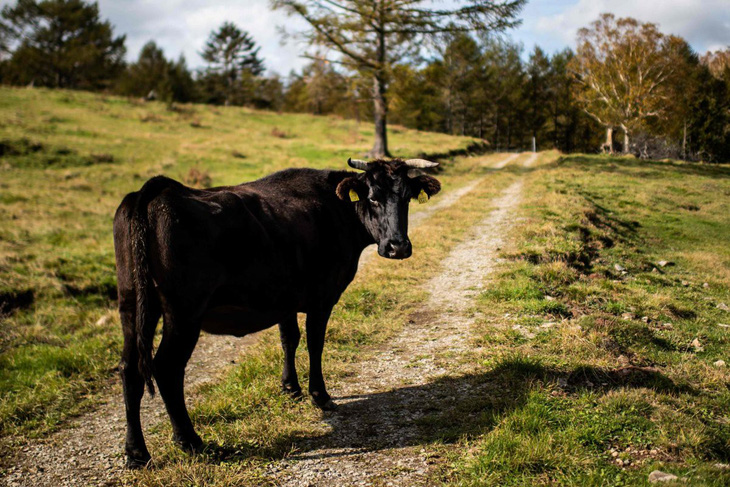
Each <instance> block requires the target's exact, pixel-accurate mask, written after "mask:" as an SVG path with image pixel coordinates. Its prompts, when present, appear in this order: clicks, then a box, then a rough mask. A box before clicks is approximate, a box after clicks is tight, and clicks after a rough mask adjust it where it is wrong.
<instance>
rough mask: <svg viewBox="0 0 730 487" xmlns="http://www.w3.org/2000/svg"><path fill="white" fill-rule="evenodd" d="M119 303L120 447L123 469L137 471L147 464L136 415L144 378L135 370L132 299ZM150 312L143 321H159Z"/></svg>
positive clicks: (135, 342) (136, 357)
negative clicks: (123, 436) (124, 434)
mask: <svg viewBox="0 0 730 487" xmlns="http://www.w3.org/2000/svg"><path fill="white" fill-rule="evenodd" d="M120 301H121V303H120V304H121V305H120V316H121V320H122V330H123V333H124V348H123V350H122V361H121V363H120V366H119V369H120V372H121V376H122V387H123V388H124V407H125V411H126V417H127V437H126V440H125V443H124V450H125V453H126V456H127V467H128V468H141V467H144V466H145V465H147V463H148V462H149V461H150V453H149V451H148V450H147V445H146V444H145V441H144V434H143V433H142V422H141V420H140V414H139V409H140V403H141V402H142V396H143V395H144V378H143V377H142V374H140V373H139V369H138V367H137V362H138V359H139V354H138V353H137V338H136V336H137V335H136V333H135V331H134V325H135V323H134V319H135V309H134V298H131V299H130V300H129V301H130V302H129V303H128V304H129V305H128V306H127V305H125V303H124V300H120ZM150 311H152V312H151V313H149V315H148V316H147V317H146V319H147V320H150V321H155V322H157V321H158V320H159V319H160V313H159V311H157V310H150Z"/></svg>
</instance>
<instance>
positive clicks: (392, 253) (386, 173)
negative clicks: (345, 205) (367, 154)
mask: <svg viewBox="0 0 730 487" xmlns="http://www.w3.org/2000/svg"><path fill="white" fill-rule="evenodd" d="M347 163H348V164H349V165H350V167H353V168H355V169H360V170H362V171H364V172H363V173H362V174H358V175H356V176H352V177H348V178H345V179H344V180H342V182H341V183H340V184H339V185H338V186H337V196H338V197H339V198H340V199H342V200H345V201H351V202H352V204H353V205H355V210H356V211H357V214H358V216H359V217H360V220H361V221H362V223H363V225H364V226H365V228H366V229H367V231H368V232H369V233H370V236H371V237H372V238H373V239H374V240H375V241H376V242H377V244H378V254H380V255H381V256H383V257H387V258H389V259H407V258H408V257H410V256H411V241H410V240H409V239H408V203H409V201H410V200H411V199H418V200H419V201H421V202H425V201H427V200H428V198H430V197H431V196H433V195H435V194H436V193H438V192H439V190H440V189H441V184H440V183H439V182H438V180H437V179H435V178H432V177H431V176H427V175H425V174H423V172H422V171H421V169H423V168H428V167H435V166H437V165H438V163H436V162H430V161H426V160H423V159H409V160H407V161H404V160H402V159H394V160H391V161H383V160H377V161H372V162H365V161H358V160H352V159H348V161H347Z"/></svg>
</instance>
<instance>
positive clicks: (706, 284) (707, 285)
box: [702, 282, 710, 289]
mask: <svg viewBox="0 0 730 487" xmlns="http://www.w3.org/2000/svg"><path fill="white" fill-rule="evenodd" d="M702 287H703V288H705V289H707V288H708V287H710V285H709V284H708V283H706V282H703V283H702Z"/></svg>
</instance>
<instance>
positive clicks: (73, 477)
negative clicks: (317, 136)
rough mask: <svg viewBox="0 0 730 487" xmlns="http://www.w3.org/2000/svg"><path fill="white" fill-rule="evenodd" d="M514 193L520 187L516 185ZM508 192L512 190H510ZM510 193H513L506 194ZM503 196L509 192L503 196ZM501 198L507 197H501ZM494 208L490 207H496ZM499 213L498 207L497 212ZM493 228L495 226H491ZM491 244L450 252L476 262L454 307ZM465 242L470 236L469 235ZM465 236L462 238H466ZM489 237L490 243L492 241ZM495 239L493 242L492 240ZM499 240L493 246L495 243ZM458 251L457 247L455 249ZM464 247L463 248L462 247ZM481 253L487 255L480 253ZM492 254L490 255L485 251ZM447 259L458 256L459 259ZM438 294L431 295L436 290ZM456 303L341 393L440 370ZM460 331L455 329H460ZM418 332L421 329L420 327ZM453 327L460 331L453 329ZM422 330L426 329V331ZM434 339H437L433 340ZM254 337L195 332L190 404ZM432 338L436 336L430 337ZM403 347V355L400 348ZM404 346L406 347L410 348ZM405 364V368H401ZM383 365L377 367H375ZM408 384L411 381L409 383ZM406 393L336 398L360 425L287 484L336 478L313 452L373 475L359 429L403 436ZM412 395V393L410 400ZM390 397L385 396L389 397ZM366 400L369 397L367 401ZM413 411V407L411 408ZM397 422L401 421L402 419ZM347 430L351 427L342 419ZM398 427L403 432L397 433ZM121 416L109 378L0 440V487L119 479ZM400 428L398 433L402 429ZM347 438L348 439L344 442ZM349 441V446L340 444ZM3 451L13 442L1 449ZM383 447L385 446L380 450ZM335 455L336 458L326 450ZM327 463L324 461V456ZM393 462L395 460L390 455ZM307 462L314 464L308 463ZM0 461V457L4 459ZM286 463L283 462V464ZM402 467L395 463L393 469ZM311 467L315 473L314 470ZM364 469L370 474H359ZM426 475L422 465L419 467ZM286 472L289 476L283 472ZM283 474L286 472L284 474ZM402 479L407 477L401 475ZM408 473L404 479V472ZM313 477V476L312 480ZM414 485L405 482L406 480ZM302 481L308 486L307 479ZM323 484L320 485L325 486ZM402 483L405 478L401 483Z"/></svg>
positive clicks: (367, 440)
mask: <svg viewBox="0 0 730 487" xmlns="http://www.w3.org/2000/svg"><path fill="white" fill-rule="evenodd" d="M518 156H519V154H511V155H508V156H506V157H505V158H504V159H501V160H500V161H499V162H498V163H496V164H494V165H492V166H491V167H494V168H497V169H501V168H503V167H505V166H506V165H507V164H509V163H510V162H512V161H513V160H514V159H516V158H517V157H518ZM483 180H484V178H480V179H477V180H475V181H473V182H471V183H469V184H467V185H465V186H463V187H461V188H458V189H456V190H454V191H451V192H449V193H445V194H444V195H443V196H442V197H440V198H439V199H438V200H437V201H435V202H434V204H432V205H431V206H429V207H428V208H426V209H424V210H423V211H421V212H419V213H416V214H414V215H413V216H412V218H411V221H410V225H411V227H412V228H413V227H415V226H417V225H418V224H420V223H421V222H423V221H424V220H426V219H427V218H428V217H429V216H430V215H432V214H433V213H435V212H437V211H440V210H443V209H445V208H448V207H449V206H451V205H453V204H454V203H456V202H457V201H458V200H459V199H460V198H461V197H462V196H464V195H465V194H467V193H468V192H470V191H472V190H473V189H474V188H475V187H476V186H477V185H478V184H479V183H480V182H482V181H483ZM514 191H518V190H514ZM514 191H513V192H514ZM509 195H511V196H509ZM508 196H509V198H508ZM505 198H507V199H505ZM510 198H512V199H514V198H515V195H514V194H512V193H505V196H504V197H503V200H504V201H502V200H500V201H498V202H495V204H496V205H498V206H499V207H501V206H502V205H507V207H511V206H510V205H512V206H514V205H515V204H516V202H514V201H512V199H510ZM495 214H496V213H495ZM500 214H501V213H500ZM495 218H497V219H496V220H495V219H494V218H493V217H492V216H490V218H488V219H487V220H485V222H483V223H482V225H480V226H479V227H477V229H476V236H475V238H481V237H479V236H478V235H479V234H481V233H484V234H486V233H490V232H492V233H494V228H495V225H501V224H502V223H501V221H502V220H501V218H502V217H495ZM497 233H499V232H497ZM489 238H490V239H491V240H489V242H487V241H484V242H483V243H482V244H480V245H481V249H477V250H478V251H477V252H476V253H474V252H475V251H474V249H472V250H463V251H461V254H459V252H457V251H455V253H454V254H453V255H462V257H461V258H462V259H466V260H468V261H470V262H472V263H474V264H476V265H477V267H476V268H474V270H473V271H472V272H471V273H470V274H464V275H460V277H458V278H457V281H459V282H458V285H456V286H454V285H453V284H452V283H449V284H446V286H449V294H450V295H452V296H453V298H454V303H460V304H459V306H462V305H466V302H467V301H464V300H463V299H462V298H461V297H459V296H460V295H462V294H464V293H465V292H467V291H466V290H465V289H462V288H463V287H464V285H465V283H477V282H479V280H480V276H483V275H485V274H486V273H487V272H488V269H487V268H485V267H484V266H488V265H489V263H490V262H491V260H492V259H493V252H492V251H489V250H488V249H490V248H492V247H494V248H496V247H495V246H494V245H492V244H494V242H496V241H497V240H495V238H494V237H489ZM469 242H473V240H470V241H469ZM469 242H467V243H469ZM490 242H491V243H490ZM495 245H496V244H495ZM497 246H498V245H497ZM457 250H458V249H457ZM367 251H369V253H366V254H365V255H363V258H362V259H361V266H362V265H363V262H367V261H368V260H369V259H370V258H371V257H372V255H374V254H375V251H374V250H373V249H367ZM465 252H466V253H465ZM484 252H487V253H484ZM490 252H491V253H490ZM453 255H452V257H449V258H450V259H451V258H458V257H453ZM461 266H462V264H460V263H451V262H450V261H447V262H446V263H445V268H446V269H460V268H461ZM439 278H441V279H448V277H443V276H439ZM434 283H435V284H433V285H438V286H444V285H445V284H443V283H442V284H437V281H434ZM435 295H436V294H435ZM434 299H437V298H432V302H431V303H430V304H429V307H430V308H432V309H444V308H445V307H446V306H445V305H444V304H443V303H438V302H436V301H433V300H434ZM451 307H452V309H456V311H455V314H451V315H440V316H438V318H437V319H435V320H433V321H431V320H428V322H424V323H418V324H417V325H416V326H417V327H419V328H418V331H419V332H418V333H413V331H414V330H409V332H408V333H409V335H411V334H412V335H414V336H409V337H400V338H398V340H396V342H394V343H393V344H392V345H393V348H392V349H391V350H389V351H385V352H383V356H382V357H379V358H378V360H375V361H373V362H370V363H369V364H366V365H363V370H362V371H361V379H360V380H357V381H352V382H353V383H357V386H358V388H359V389H358V391H349V392H347V391H346V394H347V395H349V394H350V393H352V394H355V393H357V394H366V395H367V394H372V393H375V392H377V391H382V390H385V389H387V388H388V387H392V386H397V385H401V384H403V383H405V382H408V381H410V380H413V381H415V382H419V381H420V382H423V380H425V379H427V378H429V377H434V376H436V375H438V374H442V373H444V370H442V369H440V368H438V367H436V366H435V365H434V360H433V356H434V355H436V354H438V353H440V351H441V350H442V349H443V347H444V346H449V345H448V343H449V342H454V344H457V342H458V343H459V344H461V343H462V341H463V338H464V336H465V333H466V331H465V330H464V329H463V328H461V329H460V328H459V324H463V323H466V322H468V320H466V321H464V320H465V318H464V317H463V316H462V315H463V314H464V311H465V308H461V307H458V308H454V307H453V304H452V305H451ZM459 330H460V331H459ZM421 331H422V332H423V333H421ZM457 331H458V333H456V332H457ZM426 332H428V335H426ZM425 336H428V337H429V338H428V340H426V343H425V344H424V343H420V342H419V343H410V342H409V341H408V340H409V339H415V338H416V337H422V338H423V337H425ZM434 339H436V340H434ZM255 340H256V335H249V336H247V337H244V338H235V337H228V336H215V335H207V334H203V335H201V338H200V341H199V343H198V346H197V347H196V348H195V351H194V353H193V356H192V358H191V360H190V363H189V364H188V367H187V369H186V390H187V391H189V392H188V394H187V395H188V404H192V403H194V402H195V396H194V394H191V393H190V392H192V391H193V390H194V389H195V387H196V386H198V385H200V384H204V383H206V382H209V381H214V380H216V379H217V378H218V377H219V376H220V375H221V374H222V373H224V372H225V371H226V370H227V369H228V367H229V366H230V365H231V364H235V363H236V361H237V360H238V359H239V358H240V356H241V354H243V353H245V350H246V348H247V345H249V344H251V343H253V342H254V341H255ZM430 340H434V341H433V342H430ZM411 346H413V347H419V348H420V350H419V353H422V354H430V356H431V358H430V359H428V360H425V361H421V362H423V363H421V362H419V363H418V367H415V368H413V369H409V368H407V367H405V366H407V365H408V364H409V363H410V361H411V360H413V358H414V357H413V355H412V352H414V351H415V350H416V349H415V348H410V347H411ZM401 347H403V349H404V350H405V351H409V353H406V354H404V353H403V352H404V350H401ZM409 348H410V350H409ZM404 367H405V368H404ZM381 369H382V370H381ZM396 379H397V380H398V381H399V382H398V383H394V382H393V381H394V380H396ZM415 382H414V383H415ZM406 399H408V398H400V397H397V398H395V397H394V398H392V401H395V402H396V403H397V406H398V407H397V408H396V409H394V410H393V411H390V412H387V411H382V413H381V414H376V415H372V414H371V415H367V414H365V416H360V415H359V414H357V413H356V414H354V415H352V414H350V412H349V409H350V408H352V407H354V408H355V409H356V408H357V398H356V397H355V398H350V399H349V400H344V401H343V399H342V398H340V402H341V403H342V404H343V408H341V409H342V413H343V414H338V416H337V417H336V418H333V419H332V421H345V420H346V417H348V416H349V417H350V418H351V419H350V421H361V420H362V424H358V425H357V428H356V429H355V430H353V431H356V433H355V434H354V436H353V437H352V438H350V437H342V438H341V440H342V441H344V443H343V446H339V447H330V448H328V449H325V450H321V449H318V450H317V449H315V450H313V451H312V452H310V454H309V457H307V456H303V457H302V459H303V460H306V461H302V462H298V463H296V465H295V466H292V467H291V468H287V469H286V471H287V472H288V478H289V479H290V481H287V482H288V483H292V484H293V485H299V483H297V482H295V481H293V480H292V479H293V477H292V476H296V475H298V474H297V473H296V472H300V473H301V475H303V477H302V478H301V479H299V480H302V479H304V478H311V479H319V480H325V479H329V480H332V479H334V478H336V477H332V476H330V475H325V473H326V472H332V475H335V476H336V475H337V472H338V471H339V472H342V469H340V470H331V469H325V471H323V473H322V475H321V476H320V475H319V474H316V472H317V470H307V468H308V467H313V468H316V467H314V466H313V465H316V462H317V461H318V460H317V459H316V458H318V457H320V456H321V457H324V458H330V461H329V462H330V463H331V462H332V459H334V460H335V461H343V462H344V463H343V467H344V466H345V465H354V464H353V463H352V462H355V463H359V462H370V461H372V462H374V463H373V465H372V468H371V469H367V470H365V471H363V474H362V475H359V477H358V478H368V477H370V476H371V475H373V469H377V468H380V467H382V466H379V465H378V462H379V461H380V460H379V459H378V456H380V455H382V453H379V452H378V451H377V450H376V449H373V443H372V437H370V436H369V435H365V433H364V432H366V431H368V430H369V429H372V428H374V427H380V425H381V424H382V425H384V426H383V427H384V428H386V429H387V433H386V434H385V435H379V438H380V440H383V441H385V442H386V443H387V444H390V443H392V442H393V439H394V438H396V437H400V436H402V435H406V436H403V438H402V439H407V438H408V436H407V435H409V434H412V433H413V432H410V430H409V429H408V427H409V425H411V424H412V419H413V418H412V417H411V418H409V417H408V415H406V414H405V413H404V411H406V410H407V409H408V408H410V407H411V406H410V402H408V403H406V402H403V401H405V400H406ZM416 399H417V398H415V397H413V398H410V399H409V400H410V401H413V400H416ZM392 401H391V402H392ZM371 405H372V403H371ZM414 414H418V413H414ZM162 421H167V414H166V412H165V409H164V405H163V403H162V400H161V398H160V396H159V394H158V395H157V396H156V397H155V398H150V396H149V395H148V394H145V396H144V399H143V401H142V422H143V426H144V427H145V430H146V431H149V427H150V426H151V425H156V424H159V423H160V422H162ZM402 421H405V422H404V423H402ZM342 426H345V427H347V428H352V426H348V425H342ZM401 426H403V431H402V432H401ZM125 427H126V426H125V420H124V404H123V402H122V401H121V384H120V383H119V381H118V380H115V382H114V384H113V385H112V386H111V387H110V388H109V391H108V392H107V393H105V394H104V399H103V401H102V403H101V404H100V405H99V406H97V407H96V408H95V409H94V410H93V411H91V412H89V413H86V414H83V415H82V416H80V417H79V418H76V419H75V420H73V421H71V422H70V423H69V425H68V426H66V427H65V428H64V429H61V430H59V431H57V432H55V433H53V434H51V435H49V436H48V437H47V438H44V439H41V440H35V441H32V442H29V443H23V442H22V440H20V439H13V438H5V439H3V440H2V441H3V442H4V443H5V444H6V445H9V444H18V445H20V446H18V447H17V448H16V451H17V453H16V455H15V458H13V459H12V460H11V461H10V462H8V463H11V464H12V465H13V467H11V468H10V469H9V471H8V473H7V475H6V476H5V477H2V478H0V485H7V486H54V487H55V486H69V485H118V484H119V482H120V480H121V477H122V475H123V472H124V469H123V466H124V458H123V447H122V446H123V442H124V435H125ZM339 428H340V426H338V427H337V429H339ZM401 433H402V434H401ZM347 438H350V440H348V439H347ZM357 444H362V445H363V448H365V450H368V451H370V454H368V455H363V456H362V457H359V456H357V455H353V452H354V451H355V450H356V449H357V448H358V447H355V446H353V445H357ZM344 445H347V446H344ZM338 448H339V449H341V450H342V452H343V454H344V455H345V457H344V458H343V459H340V460H337V458H338V455H339V454H338V453H336V452H337V451H338ZM6 450H8V451H10V450H11V448H8V449H6ZM383 451H386V450H383ZM332 455H334V456H332ZM386 456H387V457H388V458H391V459H392V455H390V454H386ZM416 457H417V456H414V455H410V456H409V457H408V459H407V460H405V461H406V462H407V463H406V464H404V468H406V467H407V470H408V471H421V470H423V468H422V466H419V465H421V464H420V463H419V462H420V460H417V459H416ZM322 461H323V462H324V461H325V460H324V459H323V460H322ZM394 461H395V460H394ZM312 462H315V463H314V464H313V463H312ZM4 463H5V462H4ZM282 468H284V467H282ZM399 468H400V467H399ZM312 472H315V473H314V474H313V473H312ZM365 472H368V473H367V474H365ZM423 472H424V473H425V470H423ZM289 474H290V475H289ZM285 477H287V476H285ZM404 478H406V477H404ZM408 478H410V477H408ZM350 480H354V477H350V479H349V480H348V483H350ZM315 483H317V482H315ZM408 484H409V485H412V484H411V483H408ZM302 485H308V484H307V483H306V482H305V483H304V484H302ZM323 485H324V484H323ZM404 485H405V484H404Z"/></svg>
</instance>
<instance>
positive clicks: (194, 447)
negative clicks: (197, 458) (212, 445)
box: [174, 434, 203, 453]
mask: <svg viewBox="0 0 730 487" xmlns="http://www.w3.org/2000/svg"><path fill="white" fill-rule="evenodd" d="M174 441H175V443H177V444H178V446H180V448H181V449H182V450H183V451H186V452H188V453H200V452H202V451H203V440H202V439H201V438H200V436H198V435H197V434H195V435H194V436H191V437H190V438H175V439H174Z"/></svg>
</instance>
